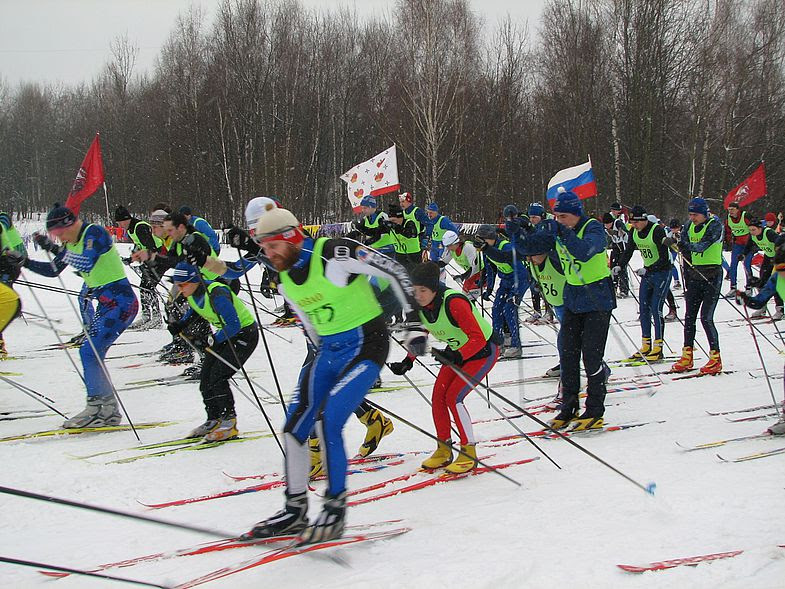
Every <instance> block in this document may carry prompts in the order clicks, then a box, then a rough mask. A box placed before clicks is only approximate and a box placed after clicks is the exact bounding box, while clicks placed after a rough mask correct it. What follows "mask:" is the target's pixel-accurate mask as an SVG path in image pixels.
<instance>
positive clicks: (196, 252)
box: [182, 233, 211, 267]
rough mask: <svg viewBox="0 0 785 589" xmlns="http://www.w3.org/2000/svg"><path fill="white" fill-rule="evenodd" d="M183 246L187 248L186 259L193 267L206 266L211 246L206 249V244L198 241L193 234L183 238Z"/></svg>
mask: <svg viewBox="0 0 785 589" xmlns="http://www.w3.org/2000/svg"><path fill="white" fill-rule="evenodd" d="M205 243H206V242H205ZM182 244H183V248H185V259H186V260H188V263H189V264H191V265H193V266H199V267H201V266H204V263H205V262H206V261H207V258H208V256H209V255H210V253H211V252H210V251H209V245H208V247H207V248H205V247H204V243H201V242H200V240H197V239H196V236H195V235H194V234H193V233H189V234H188V235H186V236H185V237H184V238H183V241H182Z"/></svg>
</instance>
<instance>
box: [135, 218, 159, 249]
mask: <svg viewBox="0 0 785 589" xmlns="http://www.w3.org/2000/svg"><path fill="white" fill-rule="evenodd" d="M139 225H147V226H148V227H149V228H150V234H151V235H152V236H153V241H154V242H155V247H156V248H157V249H161V246H162V245H163V243H164V240H163V239H161V238H160V237H156V235H155V233H153V226H152V225H150V223H148V222H147V221H137V222H136V225H134V230H133V231H129V232H128V237H130V238H131V241H133V242H134V245H135V246H136V247H137V249H140V250H143V249H146V248H145V246H143V245H142V242H141V241H139V238H138V237H137V236H136V230H137V229H138V227H139Z"/></svg>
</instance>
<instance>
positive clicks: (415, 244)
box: [395, 207, 422, 254]
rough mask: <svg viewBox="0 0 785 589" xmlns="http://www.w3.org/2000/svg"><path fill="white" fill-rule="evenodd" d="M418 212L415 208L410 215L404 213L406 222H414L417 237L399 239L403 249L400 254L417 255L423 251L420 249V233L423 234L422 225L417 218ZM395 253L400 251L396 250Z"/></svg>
mask: <svg viewBox="0 0 785 589" xmlns="http://www.w3.org/2000/svg"><path fill="white" fill-rule="evenodd" d="M418 210H419V208H418V207H413V208H412V211H411V212H410V213H407V212H406V211H404V212H403V218H404V222H406V221H409V220H411V221H414V226H415V227H416V228H417V235H415V236H414V237H399V241H400V242H401V247H402V248H403V250H402V251H401V252H400V253H405V254H416V253H417V252H420V251H422V247H420V233H422V225H421V224H420V222H419V221H418V220H417V217H416V213H417V211H418ZM395 251H396V252H397V251H398V249H397V248H396V250H395Z"/></svg>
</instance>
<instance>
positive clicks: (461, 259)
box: [452, 246, 485, 270]
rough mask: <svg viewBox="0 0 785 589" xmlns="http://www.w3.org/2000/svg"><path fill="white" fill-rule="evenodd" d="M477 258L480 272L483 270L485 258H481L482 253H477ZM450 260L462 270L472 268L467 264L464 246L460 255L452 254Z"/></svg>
mask: <svg viewBox="0 0 785 589" xmlns="http://www.w3.org/2000/svg"><path fill="white" fill-rule="evenodd" d="M477 257H478V258H479V259H480V270H482V269H483V268H485V256H483V255H482V253H480V252H477ZM452 259H453V260H455V263H456V264H458V265H459V266H460V267H461V268H463V269H464V270H469V269H470V268H471V267H472V265H471V264H470V263H469V259H468V258H467V257H466V246H463V247H462V248H461V253H460V254H456V253H455V252H452Z"/></svg>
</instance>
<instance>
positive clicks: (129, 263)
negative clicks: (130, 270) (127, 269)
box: [120, 258, 131, 266]
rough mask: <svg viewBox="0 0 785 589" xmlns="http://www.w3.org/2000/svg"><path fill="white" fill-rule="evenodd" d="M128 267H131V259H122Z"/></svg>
mask: <svg viewBox="0 0 785 589" xmlns="http://www.w3.org/2000/svg"><path fill="white" fill-rule="evenodd" d="M120 259H121V260H122V261H123V264H125V265H126V266H130V265H131V258H120Z"/></svg>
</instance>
